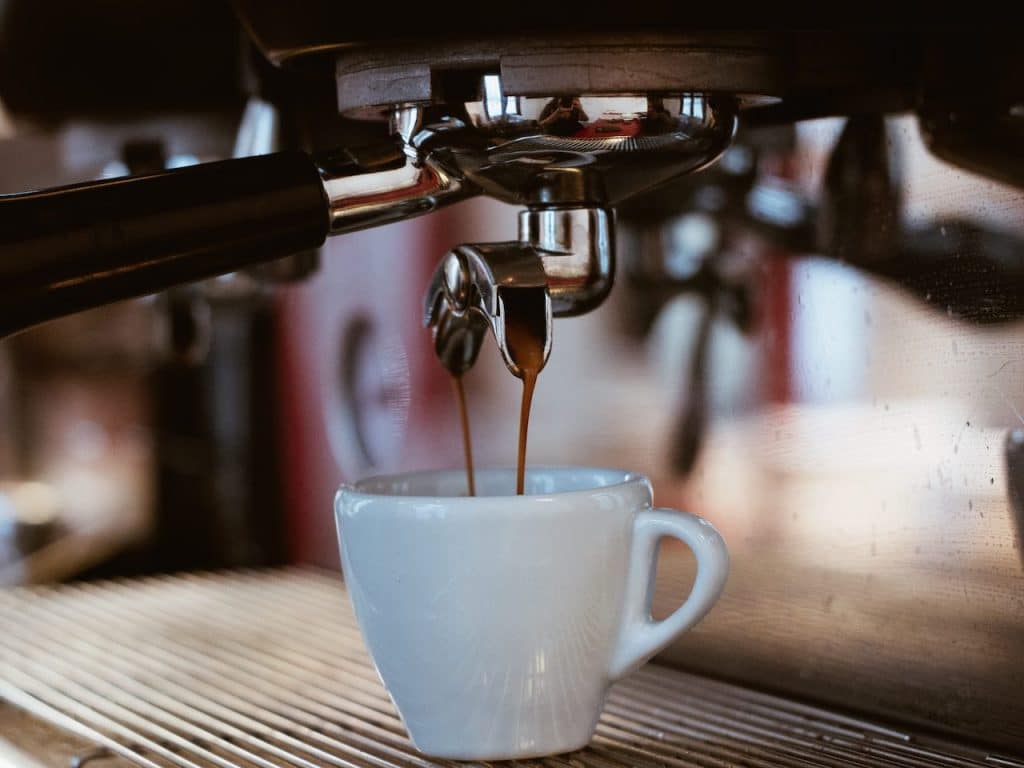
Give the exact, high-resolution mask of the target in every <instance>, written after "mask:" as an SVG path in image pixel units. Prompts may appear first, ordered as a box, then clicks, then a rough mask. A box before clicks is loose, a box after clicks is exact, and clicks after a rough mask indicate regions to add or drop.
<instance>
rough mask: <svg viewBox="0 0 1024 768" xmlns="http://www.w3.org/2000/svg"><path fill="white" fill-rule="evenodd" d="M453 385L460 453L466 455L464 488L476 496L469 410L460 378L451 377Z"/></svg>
mask: <svg viewBox="0 0 1024 768" xmlns="http://www.w3.org/2000/svg"><path fill="white" fill-rule="evenodd" d="M452 383H453V384H454V385H455V399H456V400H458V403H459V422H460V423H461V424H462V451H463V453H464V454H465V455H466V486H467V487H468V488H469V495H470V496H476V477H475V475H474V473H473V443H472V440H471V438H470V436H469V410H468V409H467V408H466V387H465V386H464V385H463V383H462V376H452Z"/></svg>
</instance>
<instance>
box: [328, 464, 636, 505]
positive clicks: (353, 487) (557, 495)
mask: <svg viewBox="0 0 1024 768" xmlns="http://www.w3.org/2000/svg"><path fill="white" fill-rule="evenodd" d="M566 470H569V471H582V472H606V473H613V474H617V475H619V476H620V478H621V479H619V480H618V481H616V482H611V483H609V484H608V485H596V486H593V487H590V488H578V489H575V490H571V491H555V492H553V493H526V494H523V495H521V496H520V495H518V494H503V495H498V496H420V495H411V494H410V495H404V494H396V493H373V492H371V491H367V490H363V489H362V488H360V486H361V485H363V484H367V483H372V482H375V481H384V480H393V479H395V478H414V477H418V476H419V477H421V476H424V475H441V474H464V473H465V469H452V468H447V469H421V470H413V471H411V472H394V473H390V474H380V475H370V476H368V477H364V478H361V479H359V480H357V481H355V482H352V483H342V484H341V485H340V486H339V487H338V491H337V493H336V494H335V499H340V497H341V496H342V494H344V495H345V496H346V497H348V498H353V497H361V498H363V499H393V500H401V501H402V502H406V503H417V504H421V503H431V502H433V503H437V502H438V501H443V502H444V503H445V504H446V505H447V504H459V505H472V504H479V503H480V502H481V501H482V500H486V501H487V502H488V503H491V502H498V501H503V502H510V501H511V502H515V501H518V502H520V503H523V502H525V501H527V500H529V501H530V502H533V501H536V500H538V499H567V498H574V497H585V496H591V495H593V494H594V493H604V492H607V491H612V490H615V489H618V488H624V487H626V486H631V485H645V486H647V488H650V485H651V483H650V480H648V478H647V476H646V475H643V474H641V473H639V472H633V471H632V470H628V469H621V468H618V467H594V466H579V465H572V464H538V465H534V466H530V467H527V468H526V474H527V476H529V475H530V473H532V472H551V471H566ZM515 471H516V468H515V467H508V466H504V467H481V468H478V469H477V470H476V473H477V475H479V474H480V473H481V472H511V473H513V474H514V473H515Z"/></svg>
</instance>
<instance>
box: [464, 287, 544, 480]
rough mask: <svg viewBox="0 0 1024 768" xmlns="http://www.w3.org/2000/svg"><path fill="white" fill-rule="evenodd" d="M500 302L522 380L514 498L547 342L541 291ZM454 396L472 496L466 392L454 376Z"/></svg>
mask: <svg viewBox="0 0 1024 768" xmlns="http://www.w3.org/2000/svg"><path fill="white" fill-rule="evenodd" d="M502 298H503V307H504V310H505V346H506V348H507V349H508V352H509V357H510V358H511V359H512V362H514V363H515V365H516V367H517V368H518V369H519V372H518V374H516V375H517V376H519V378H520V379H522V380H523V399H522V402H521V404H520V406H519V449H518V452H517V454H516V494H517V495H520V496H521V495H522V494H523V493H524V492H525V486H526V439H527V435H528V434H529V431H530V407H531V405H532V404H533V391H534V389H535V388H536V386H537V376H538V375H539V374H540V371H541V368H543V367H544V345H545V342H546V340H547V320H546V314H545V309H546V307H545V304H546V301H547V296H546V294H545V291H544V289H543V288H519V289H516V290H514V291H507V292H506V293H505V295H504V296H503V297H502ZM452 380H453V382H454V384H455V395H456V399H457V400H458V404H459V416H460V421H461V423H462V445H463V449H464V452H465V456H466V482H467V485H468V487H469V495H470V496H475V495H476V483H475V480H474V475H473V448H472V445H471V443H470V436H469V412H468V411H467V409H466V390H465V388H464V387H463V383H462V377H461V376H454V377H452Z"/></svg>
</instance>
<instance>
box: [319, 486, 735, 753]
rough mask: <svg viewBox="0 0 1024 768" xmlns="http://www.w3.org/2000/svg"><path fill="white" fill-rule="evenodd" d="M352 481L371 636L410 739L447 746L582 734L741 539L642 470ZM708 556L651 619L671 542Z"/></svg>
mask: <svg viewBox="0 0 1024 768" xmlns="http://www.w3.org/2000/svg"><path fill="white" fill-rule="evenodd" d="M476 480H477V492H478V495H477V496H475V497H467V496H466V495H465V494H466V477H465V473H464V472H461V471H450V472H417V473H411V474H404V475H394V476H390V477H377V478H371V479H368V480H364V481H362V482H360V483H356V484H355V485H352V486H343V487H342V488H341V489H340V490H339V491H338V494H337V496H336V497H335V502H334V507H335V517H336V520H337V525H338V534H339V538H340V541H341V561H342V567H343V568H344V573H345V581H346V583H347V586H348V593H349V595H350V597H351V599H352V605H353V607H354V609H355V615H356V619H357V621H358V622H359V626H360V628H361V630H362V633H363V637H364V639H365V640H366V645H367V647H368V649H369V651H370V655H371V656H372V657H373V661H374V663H375V664H376V666H377V671H378V672H379V674H380V677H381V679H382V680H383V682H384V685H385V687H386V688H387V690H388V693H389V694H390V695H391V699H392V701H394V704H395V707H396V708H397V709H398V712H399V714H400V715H401V718H402V721H403V722H404V723H405V726H406V728H407V729H408V731H409V736H410V737H411V739H412V741H413V744H414V745H415V746H416V748H417V749H419V750H420V751H421V752H424V753H426V754H428V755H432V756H434V757H444V758H454V759H463V760H498V759H505V758H525V757H536V756H540V755H548V754H554V753H558V752H567V751H570V750H574V749H578V748H580V747H582V746H584V745H585V744H587V742H588V741H590V738H591V736H592V735H593V732H594V729H595V728H596V726H597V720H598V717H599V716H600V714H601V708H602V707H603V705H604V698H605V694H606V692H607V690H608V686H609V685H610V684H611V683H612V682H614V681H615V680H618V679H620V678H621V677H623V676H625V675H627V674H629V673H630V672H632V671H633V670H635V669H636V668H637V667H639V666H640V665H641V664H643V663H644V662H645V661H647V660H648V659H649V658H651V656H653V655H654V654H655V653H657V652H658V651H660V650H661V649H662V648H664V647H665V646H666V645H668V644H669V643H671V642H672V641H673V640H674V639H675V638H677V637H678V636H679V635H680V634H682V633H683V632H685V631H686V630H688V629H689V628H690V627H692V626H693V625H694V624H696V623H697V622H698V621H699V620H700V619H701V618H702V617H703V616H704V614H706V613H707V612H708V611H709V610H710V609H711V606H712V605H713V604H714V602H715V600H716V599H717V598H718V596H719V594H720V593H721V591H722V588H723V586H724V585H725V580H726V575H727V573H728V570H729V555H728V552H727V551H726V548H725V543H724V542H723V541H722V537H721V536H720V535H719V534H718V532H717V531H716V530H715V529H714V528H713V527H712V526H711V524H710V523H708V522H707V521H706V520H703V519H701V518H699V517H696V516H694V515H691V514H688V513H686V512H679V511H676V510H672V509H654V508H652V506H651V486H650V483H649V482H648V480H647V479H646V478H645V477H643V476H642V475H637V474H633V473H631V472H624V471H619V470H612V469H585V468H542V469H531V470H530V471H528V472H527V475H526V489H527V494H526V495H524V496H516V495H513V492H514V490H515V472H514V470H511V469H508V470H505V469H500V470H482V471H478V472H477V475H476ZM666 536H667V537H672V538H676V539H680V540H681V541H683V542H685V543H686V544H687V545H688V546H689V547H690V549H692V550H693V553H694V554H695V555H696V559H697V576H696V579H695V581H694V584H693V588H692V590H691V591H690V594H689V596H688V597H687V598H686V600H685V601H684V602H683V604H682V605H681V606H680V607H679V608H677V609H676V611H675V612H674V613H673V614H672V615H671V616H669V617H668V618H666V619H664V620H663V621H654V620H653V619H652V618H651V598H652V592H653V582H654V578H653V577H654V571H655V568H654V565H655V559H656V557H657V544H658V542H659V540H660V539H661V538H662V537H666Z"/></svg>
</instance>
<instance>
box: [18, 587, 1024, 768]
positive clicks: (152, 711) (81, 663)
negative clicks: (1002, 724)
mask: <svg viewBox="0 0 1024 768" xmlns="http://www.w3.org/2000/svg"><path fill="white" fill-rule="evenodd" d="M0 627H3V631H2V632H0V699H2V700H4V701H6V703H7V704H8V705H11V706H10V707H4V706H0V737H2V738H0V742H2V741H3V740H4V739H7V740H8V742H9V743H10V744H13V745H14V746H15V747H16V748H18V749H19V750H20V751H21V752H24V753H26V754H28V755H33V756H35V757H36V759H37V760H39V761H40V762H45V764H48V765H52V764H55V763H56V762H57V761H58V760H66V759H67V758H69V757H75V758H77V762H78V764H81V763H82V762H83V761H84V762H89V763H92V761H93V760H95V761H96V762H95V764H96V766H97V767H99V766H117V765H139V766H147V767H148V768H154V767H156V766H160V767H163V766H186V767H188V768H195V766H218V767H219V768H228V767H229V766H260V767H261V768H269V767H270V766H302V767H305V768H308V767H312V766H431V765H454V764H453V763H447V762H435V761H431V760H429V759H427V758H424V757H423V756H421V755H419V754H418V753H417V752H416V751H415V750H414V749H413V748H412V746H411V745H410V743H409V741H408V739H407V738H406V736H405V732H404V729H403V727H402V724H401V722H400V721H399V720H398V717H397V715H396V714H395V712H394V709H393V708H392V705H391V702H390V700H389V699H388V697H387V694H386V693H385V692H384V689H383V688H382V687H381V684H380V681H379V680H378V678H377V675H376V672H375V671H374V669H373V666H372V664H371V662H370V659H369V658H368V656H367V654H366V652H365V650H364V649H363V644H362V641H361V639H360V636H359V630H358V628H357V626H356V624H355V620H354V618H353V616H352V613H351V610H350V608H349V604H348V601H347V600H346V599H345V596H344V594H343V587H342V585H341V582H340V580H339V578H338V577H337V575H335V574H324V573H319V572H310V571H304V570H289V571H279V572H261V573H232V574H227V575H193V576H173V577H161V578H153V579H147V580H143V581H134V582H120V583H104V584H88V585H81V586H66V587H59V588H56V589H49V588H47V589H21V590H13V591H6V592H0ZM54 726H56V729H54ZM58 729H59V730H58ZM0 747H3V744H2V743H0ZM61 750H63V751H61ZM55 755H59V756H60V757H59V758H58V757H55ZM3 758H4V753H3V750H2V749H0V763H4V759H3ZM8 762H11V761H10V760H8ZM4 764H6V763H4ZM12 764H17V763H16V762H15V763H12ZM528 764H529V765H540V764H543V765H550V766H594V767H595V768H612V766H758V767H763V768H767V767H768V766H864V767H865V768H866V767H867V766H890V765H891V766H903V767H904V768H912V767H914V766H961V765H966V766H969V765H987V766H992V765H1002V766H1022V767H1024V762H1019V761H1015V760H1011V759H1008V758H1001V757H996V756H993V755H988V754H986V753H984V752H980V751H971V750H967V749H959V748H957V747H952V746H950V745H946V744H939V743H937V742H933V741H928V740H922V739H919V738H916V737H914V736H911V735H909V734H907V733H904V732H902V731H897V730H893V729H891V728H887V727H883V726H880V725H877V724H873V723H870V722H867V721H863V720H860V719H855V718H851V717H847V716H843V715H839V714H835V713H832V712H829V711H826V710H823V709H819V708H815V707H811V706H806V705H803V704H798V703H795V702H792V701H788V700H785V699H781V698H778V697H774V696H769V695H765V694H761V693H755V692H752V691H749V690H746V689H743V688H739V687H736V686H731V685H726V684H723V683H719V682H714V681H710V680H706V679H703V678H700V677H696V676H693V675H689V674H685V673H682V672H678V671H675V670H671V669H668V668H665V667H661V666H658V665H654V664H652V665H648V666H647V667H646V668H645V669H643V670H641V671H640V672H638V673H636V674H635V675H634V676H632V677H631V678H629V679H628V680H626V681H624V682H622V683H620V684H618V685H617V686H615V688H614V689H613V690H612V692H611V694H610V696H609V698H608V702H607V705H606V707H605V711H604V714H603V716H602V718H601V722H600V725H599V726H598V731H597V735H596V736H595V738H594V740H593V741H592V743H591V745H590V746H589V747H587V748H586V749H584V750H581V751H579V752H574V753H570V754H566V755H560V756H557V757H551V758H547V759H545V760H534V761H529V763H528Z"/></svg>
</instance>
